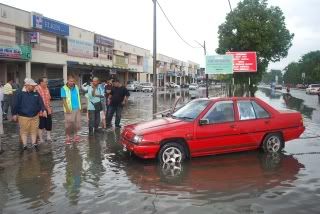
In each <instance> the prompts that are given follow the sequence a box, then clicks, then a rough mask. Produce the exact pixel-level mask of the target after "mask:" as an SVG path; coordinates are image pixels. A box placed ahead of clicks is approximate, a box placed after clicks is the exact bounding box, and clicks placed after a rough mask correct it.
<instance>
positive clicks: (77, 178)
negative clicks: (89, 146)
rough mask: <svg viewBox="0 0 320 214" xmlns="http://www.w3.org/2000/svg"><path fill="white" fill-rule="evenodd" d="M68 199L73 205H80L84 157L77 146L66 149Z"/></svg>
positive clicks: (65, 185)
mask: <svg viewBox="0 0 320 214" xmlns="http://www.w3.org/2000/svg"><path fill="white" fill-rule="evenodd" d="M65 156H66V162H67V163H66V182H65V183H64V187H65V189H66V197H67V198H68V199H69V203H70V204H72V205H76V204H78V200H79V197H80V187H81V174H82V171H83V169H82V157H81V155H80V151H79V149H78V148H77V146H72V147H68V146H67V147H66V148H65Z"/></svg>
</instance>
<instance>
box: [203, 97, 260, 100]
mask: <svg viewBox="0 0 320 214" xmlns="http://www.w3.org/2000/svg"><path fill="white" fill-rule="evenodd" d="M202 99H208V98H202ZM209 99H210V100H211V101H224V100H226V101H227V100H232V101H237V100H244V101H245V100H260V99H259V98H257V97H209Z"/></svg>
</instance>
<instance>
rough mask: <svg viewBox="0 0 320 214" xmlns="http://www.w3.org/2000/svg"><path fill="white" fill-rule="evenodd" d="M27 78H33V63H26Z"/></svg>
mask: <svg viewBox="0 0 320 214" xmlns="http://www.w3.org/2000/svg"><path fill="white" fill-rule="evenodd" d="M26 78H31V62H26Z"/></svg>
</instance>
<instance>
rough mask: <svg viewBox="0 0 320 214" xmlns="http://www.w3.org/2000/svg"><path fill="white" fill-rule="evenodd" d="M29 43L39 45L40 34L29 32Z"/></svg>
mask: <svg viewBox="0 0 320 214" xmlns="http://www.w3.org/2000/svg"><path fill="white" fill-rule="evenodd" d="M29 37H30V43H32V44H39V42H40V33H39V32H30V33H29Z"/></svg>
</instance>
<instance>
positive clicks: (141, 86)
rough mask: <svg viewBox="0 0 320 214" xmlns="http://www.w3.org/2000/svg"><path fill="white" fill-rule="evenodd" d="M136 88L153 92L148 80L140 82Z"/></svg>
mask: <svg viewBox="0 0 320 214" xmlns="http://www.w3.org/2000/svg"><path fill="white" fill-rule="evenodd" d="M137 90H138V91H142V92H153V84H152V83H150V82H144V83H140V84H139V86H138V87H137Z"/></svg>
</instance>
